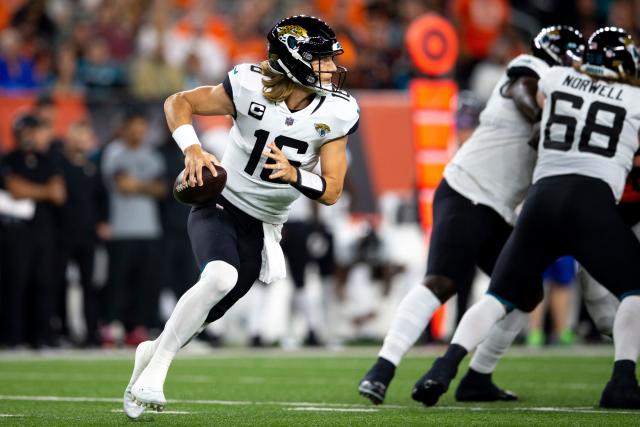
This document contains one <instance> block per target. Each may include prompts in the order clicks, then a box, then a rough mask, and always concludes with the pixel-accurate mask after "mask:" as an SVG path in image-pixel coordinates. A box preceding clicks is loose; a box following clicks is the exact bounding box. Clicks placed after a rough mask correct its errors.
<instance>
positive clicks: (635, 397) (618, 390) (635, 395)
mask: <svg viewBox="0 0 640 427" xmlns="http://www.w3.org/2000/svg"><path fill="white" fill-rule="evenodd" d="M600 407H601V408H608V409H640V387H638V383H637V381H635V378H634V379H632V380H622V381H621V380H615V379H612V380H611V381H609V382H608V383H607V386H606V387H605V388H604V390H603V391H602V396H601V397H600Z"/></svg>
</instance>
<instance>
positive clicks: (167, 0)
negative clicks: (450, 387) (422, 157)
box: [0, 0, 640, 348]
mask: <svg viewBox="0 0 640 427" xmlns="http://www.w3.org/2000/svg"><path fill="white" fill-rule="evenodd" d="M424 13H438V14H441V15H443V16H446V17H448V18H450V19H451V21H452V22H453V23H454V25H455V27H456V29H457V31H458V35H459V37H460V42H461V52H460V57H459V60H458V63H457V66H456V68H455V71H454V72H453V73H452V77H453V78H454V79H455V80H456V82H457V83H458V84H459V86H460V88H461V90H462V92H461V95H460V97H459V114H458V127H459V130H460V134H461V135H464V134H465V132H467V131H469V130H472V129H473V128H474V127H475V125H476V124H477V117H478V114H479V112H480V110H481V109H482V107H483V104H484V102H485V101H486V99H487V98H488V96H489V94H490V91H491V89H492V87H493V85H494V83H495V82H496V81H497V79H498V78H499V74H500V73H501V72H502V70H503V68H504V66H505V64H506V63H507V62H508V61H509V59H511V58H513V57H514V56H515V55H517V54H519V53H522V52H525V51H526V50H527V47H528V40H529V39H530V37H531V36H532V35H534V34H535V33H536V32H537V31H538V30H539V29H540V28H541V27H542V26H544V25H549V24H558V23H565V24H571V25H574V26H575V27H576V28H579V29H581V30H582V31H583V32H584V33H585V34H586V35H588V34H590V33H591V31H592V30H593V29H595V28H596V27H599V26H602V25H604V24H611V25H616V26H621V27H624V28H625V29H627V30H629V31H631V32H634V33H635V34H637V31H638V23H640V1H637V0H567V1H546V0H529V1H525V0H513V1H508V0H449V1H446V0H397V1H394V0H309V1H302V0H300V1H295V0H290V1H286V0H282V1H276V0H238V1H233V0H3V1H2V2H0V103H1V102H3V100H6V99H10V98H12V97H23V96H31V97H33V99H34V100H35V101H34V102H33V104H32V105H31V106H29V108H27V109H24V110H23V111H21V112H20V114H16V115H15V116H14V117H11V118H10V120H11V132H10V136H9V138H11V142H10V143H9V142H8V141H0V142H2V143H1V144H0V147H5V148H6V147H11V148H10V149H5V151H4V152H1V151H0V346H3V347H9V348H14V347H17V346H22V345H25V344H29V345H31V346H34V347H42V346H53V347H55V346H58V345H60V342H61V340H65V339H66V338H68V337H69V330H68V329H69V327H68V325H67V319H68V317H69V316H67V307H68V300H69V298H68V295H67V291H66V290H67V289H68V280H69V278H70V277H71V278H73V277H76V279H75V280H76V281H77V282H78V283H80V284H81V286H82V289H83V304H82V307H83V310H84V323H85V325H86V331H85V333H84V334H83V335H82V339H81V342H79V343H78V344H82V345H88V346H111V345H116V344H122V343H124V344H126V345H135V344H137V343H139V342H140V341H142V340H144V339H146V338H147V336H148V334H149V330H151V329H154V328H158V327H159V326H161V322H162V320H161V316H160V313H159V310H158V307H159V299H160V292H161V290H162V289H170V290H171V291H172V292H173V293H174V295H180V294H181V293H182V292H183V291H184V290H185V289H186V288H187V287H188V286H190V284H192V283H193V282H194V279H195V278H196V276H197V274H198V272H197V271H196V268H195V266H194V263H193V260H192V257H191V251H190V247H189V242H188V237H187V233H186V221H185V218H186V216H187V214H188V208H186V207H184V206H181V205H179V204H177V203H176V202H175V201H173V199H172V198H171V194H170V188H171V183H172V180H173V177H175V176H176V175H177V174H178V172H179V171H180V170H181V169H182V167H183V165H182V154H181V153H180V151H179V149H178V148H177V147H176V146H175V144H174V143H173V142H172V139H171V137H170V135H169V133H168V131H167V130H166V126H165V125H164V123H163V114H162V101H163V100H164V98H165V97H166V96H167V95H169V94H172V93H174V92H177V91H180V90H184V89H190V88H193V87H196V86H199V85H203V84H217V83H219V82H221V81H222V79H223V78H224V75H225V73H226V72H227V71H228V70H229V69H230V68H231V67H232V66H233V64H235V63H240V62H256V61H259V60H261V59H264V57H265V52H266V41H265V34H266V32H267V30H268V29H269V28H270V27H271V26H272V25H273V24H274V22H275V21H277V20H278V19H279V18H281V17H284V16H287V15H290V14H309V15H317V16H320V17H322V18H324V19H325V20H327V21H328V22H329V23H330V24H331V25H332V26H333V28H334V29H335V30H336V32H337V34H338V38H339V39H340V40H341V42H342V44H343V45H344V48H345V54H344V55H342V56H341V57H339V58H338V59H339V62H340V63H341V64H342V65H345V66H346V67H347V68H348V69H349V74H348V81H347V86H348V88H349V90H357V89H397V90H404V89H406V88H407V85H408V82H409V80H410V79H411V78H412V77H415V76H416V72H415V71H414V69H413V68H412V66H411V64H410V61H409V59H408V56H407V54H406V50H405V48H404V40H403V35H404V31H405V29H406V28H407V26H408V24H409V23H410V22H411V21H412V19H413V18H415V17H417V16H420V15H422V14H424ZM559 17H561V19H562V22H558V19H559ZM65 97H80V99H82V101H83V103H84V105H85V106H86V109H87V112H88V116H87V118H86V119H85V120H77V121H74V122H73V123H72V124H70V125H69V126H68V127H67V128H66V129H65V130H64V131H63V132H61V133H56V132H54V128H56V129H57V128H59V127H58V126H57V120H58V116H57V103H58V101H59V100H60V99H64V98H65ZM5 120H7V119H6V118H5ZM307 210H308V209H307ZM308 211H309V210H308ZM309 212H311V211H309ZM318 218H319V217H318V215H316V214H313V213H307V215H306V219H305V221H307V222H308V224H307V226H305V227H306V228H305V227H303V226H300V225H298V224H297V223H295V221H294V223H292V224H291V226H290V230H289V232H290V233H291V234H292V235H293V234H296V233H298V234H299V233H302V235H303V237H302V238H304V239H305V241H307V240H308V239H309V236H312V235H313V236H315V238H316V240H314V241H313V243H314V244H315V246H314V245H313V244H309V245H308V246H309V247H310V248H315V252H317V253H316V254H315V255H313V252H314V251H313V250H311V255H309V254H306V255H304V256H302V260H298V261H296V262H302V263H304V265H306V263H308V262H309V260H311V259H313V258H314V257H315V258H317V260H320V259H323V257H324V258H326V256H327V255H326V254H327V251H326V248H328V247H330V246H331V245H333V243H331V245H330V244H329V243H327V242H331V239H330V238H328V237H326V236H327V230H326V227H321V226H319V225H318V224H320V222H321V221H320V220H319V219H318ZM309 224H311V225H309ZM416 224H417V222H416ZM314 233H315V234H314ZM285 237H286V236H285ZM323 239H324V240H323ZM376 239H378V240H379V238H378V237H377V236H376V234H375V233H374V232H373V231H372V228H371V227H369V228H367V227H365V228H364V229H363V230H361V233H360V238H359V239H358V240H357V244H355V246H354V245H352V246H354V247H355V248H356V249H353V250H352V254H351V255H350V256H351V260H350V261H345V257H346V256H344V255H342V256H343V258H342V259H339V258H340V256H341V254H340V251H339V250H335V251H332V252H329V253H330V254H331V255H330V257H332V258H334V257H335V258H337V259H332V260H331V262H329V263H327V262H326V259H325V260H324V261H323V262H322V263H320V268H319V269H320V276H321V277H325V276H333V277H336V278H338V279H340V277H341V275H342V276H344V274H346V273H345V271H347V270H348V268H343V269H342V270H340V269H339V268H338V269H336V268H334V267H332V266H333V264H334V263H335V264H336V265H337V266H342V267H345V266H350V267H354V266H356V265H357V264H358V263H364V264H366V265H369V266H370V265H371V264H372V262H371V258H370V257H372V256H374V255H376V256H377V255H379V254H378V252H379V251H380V244H379V241H378V240H376ZM296 244H299V242H296V241H291V240H290V241H289V242H287V241H286V240H285V245H286V248H285V249H287V250H289V251H290V252H291V253H292V254H295V255H298V258H300V255H301V254H302V249H299V248H297V247H296ZM323 245H324V246H323ZM104 248H106V250H103V249H104ZM321 249H322V250H321ZM105 252H106V253H107V254H108V261H109V262H108V263H106V262H101V261H100V256H98V257H96V253H98V254H99V255H100V254H102V255H104V253H105ZM354 254H355V255H354ZM372 254H373V255H372ZM368 257H369V258H368ZM379 259H380V257H377V258H376V260H379ZM70 261H72V264H73V265H74V266H75V267H74V268H75V269H74V270H73V271H71V272H70V270H69V268H68V267H69V265H70ZM378 264H379V265H378V266H377V267H379V268H378V270H377V271H375V272H373V273H371V274H373V275H375V276H376V277H377V278H378V279H380V280H382V282H384V283H387V284H388V282H389V278H390V277H392V276H393V275H394V274H397V273H398V272H400V271H402V269H403V266H402V265H398V264H397V263H395V264H394V263H391V262H386V263H385V262H381V263H378ZM104 265H108V268H107V269H106V270H107V271H103V272H100V271H97V270H99V269H100V268H99V267H100V266H104ZM74 272H75V273H74ZM419 274H420V273H418V276H419ZM74 275H75V276H74ZM303 276H304V273H301V272H300V271H294V281H295V282H296V283H295V285H296V288H297V289H298V288H301V287H302V285H301V284H300V283H301V281H302V280H303V278H301V277H303ZM341 280H342V281H343V282H344V280H346V279H344V278H342V279H341ZM338 281H340V280H338ZM413 281H414V282H415V278H414V279H413ZM97 282H100V285H99V286H98V285H96V283H97ZM332 286H333V285H332ZM341 292H342V291H338V292H337V294H338V295H339V296H340V295H341ZM385 292H388V289H387V290H386V291H385ZM299 305H300V306H304V305H305V304H304V303H302V302H301V303H300V304H299ZM358 316H360V317H361V318H362V319H361V320H357V319H359V318H360V317H358ZM358 316H356V317H355V318H356V322H358V321H362V322H366V320H367V318H368V317H367V316H370V313H369V311H366V310H365V311H363V312H362V313H360V314H358ZM311 318H314V316H311ZM315 319H316V320H313V319H310V320H309V321H308V323H309V324H312V323H315V324H317V323H318V322H319V321H318V320H317V316H316V317H315ZM114 322H117V323H119V324H121V325H123V328H124V331H125V334H124V336H123V337H121V338H118V337H114V336H113V335H114V334H113V331H112V329H111V328H109V327H108V326H109V325H112V324H114ZM254 338H255V340H254V342H256V343H258V342H259V336H257V337H254ZM307 341H310V342H317V337H316V336H315V332H314V330H313V327H309V335H308V336H307Z"/></svg>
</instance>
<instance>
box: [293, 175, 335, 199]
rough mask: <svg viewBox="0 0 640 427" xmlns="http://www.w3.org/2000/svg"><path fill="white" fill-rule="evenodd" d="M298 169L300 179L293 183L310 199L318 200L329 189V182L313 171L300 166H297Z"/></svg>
mask: <svg viewBox="0 0 640 427" xmlns="http://www.w3.org/2000/svg"><path fill="white" fill-rule="evenodd" d="M297 171H298V179H297V180H296V182H295V183H293V184H291V185H292V186H293V187H294V188H295V189H296V190H298V191H299V192H301V193H302V194H304V195H305V196H307V197H308V198H310V199H313V200H316V199H319V198H320V197H322V195H323V194H324V192H325V190H326V189H327V182H326V181H325V179H324V178H323V177H322V176H320V175H316V174H315V173H313V172H308V171H305V170H302V169H300V168H297Z"/></svg>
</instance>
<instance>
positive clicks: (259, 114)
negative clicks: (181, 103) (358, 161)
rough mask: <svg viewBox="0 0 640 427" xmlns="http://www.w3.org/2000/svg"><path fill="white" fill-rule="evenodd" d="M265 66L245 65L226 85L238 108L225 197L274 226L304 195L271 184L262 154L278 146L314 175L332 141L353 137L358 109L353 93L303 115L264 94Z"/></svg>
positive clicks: (322, 101)
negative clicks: (322, 153)
mask: <svg viewBox="0 0 640 427" xmlns="http://www.w3.org/2000/svg"><path fill="white" fill-rule="evenodd" d="M264 78H265V77H264V76H263V75H262V72H261V70H260V67H259V66H258V65H255V64H240V65H237V66H236V67H234V68H233V70H231V71H230V72H229V73H228V75H227V78H226V79H225V81H224V83H223V86H224V88H225V91H226V92H227V94H228V95H229V97H230V98H231V99H232V100H233V103H234V106H235V114H234V124H233V127H232V128H231V131H230V132H229V144H228V146H227V149H226V151H225V154H224V156H223V158H222V166H223V167H224V168H225V169H226V170H227V185H226V187H225V189H224V191H223V193H222V195H223V196H224V197H225V198H227V199H228V200H229V201H230V202H231V203H233V204H234V205H236V206H237V207H239V208H240V209H242V210H243V211H245V212H246V213H247V214H249V215H251V216H253V217H255V218H257V219H259V220H261V221H263V222H268V223H272V224H282V223H284V222H285V221H286V219H287V215H288V212H289V207H290V205H291V203H292V202H293V201H294V200H295V199H297V198H298V197H299V196H300V192H299V191H298V190H296V189H295V188H293V187H292V186H291V185H289V184H288V183H285V182H283V181H280V180H275V181H274V180H271V179H269V175H270V174H271V170H270V169H265V168H264V165H265V163H266V162H270V163H271V162H273V161H272V160H270V159H267V158H266V157H264V156H263V155H262V152H263V151H265V150H266V149H267V148H266V146H267V145H268V144H270V143H275V145H276V146H278V147H279V148H280V150H282V152H283V153H284V154H285V155H286V156H287V158H288V159H289V162H290V163H291V164H292V165H294V166H296V167H300V168H301V169H304V170H308V171H312V170H313V168H314V167H315V165H316V164H317V163H318V159H319V154H320V148H321V147H322V145H324V144H326V143H329V142H331V141H332V140H335V139H338V138H341V137H344V136H346V135H349V134H350V133H353V132H354V131H355V130H356V129H357V126H358V120H359V110H358V104H357V103H356V101H355V99H354V98H353V97H351V96H350V95H348V94H330V95H327V96H319V95H316V97H315V98H314V99H313V100H312V101H311V103H310V104H309V105H308V106H306V107H305V108H303V109H302V110H298V111H290V110H289V108H288V107H287V105H286V103H285V102H277V103H274V102H271V101H269V100H267V99H266V98H265V97H264V96H263V91H262V89H263V84H262V80H263V79H264Z"/></svg>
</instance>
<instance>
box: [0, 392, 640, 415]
mask: <svg viewBox="0 0 640 427" xmlns="http://www.w3.org/2000/svg"><path fill="white" fill-rule="evenodd" d="M3 400H6V401H26V402H87V403H122V398H115V397H83V396H22V395H15V396H14V395H0V401H3ZM168 403H170V404H190V405H220V406H225V405H226V406H228V405H245V406H250V405H262V406H287V407H289V408H288V409H290V410H295V409H296V408H326V409H331V408H333V409H345V410H356V409H367V410H368V411H365V412H370V411H371V410H384V409H413V410H424V411H427V412H428V411H438V412H440V411H451V410H455V411H478V412H529V411H530V412H562V413H571V414H633V415H639V414H640V412H639V411H619V410H612V411H608V410H605V409H597V408H593V407H584V406H581V407H555V406H530V407H529V406H514V407H511V408H507V407H491V406H434V407H432V408H428V409H427V408H423V407H422V406H420V405H418V404H416V405H381V406H377V407H375V408H372V407H371V405H366V404H357V403H354V404H350V403H324V402H283V401H250V400H205V399H202V400H192V399H184V400H169V402H168ZM301 410H303V409H301Z"/></svg>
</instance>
